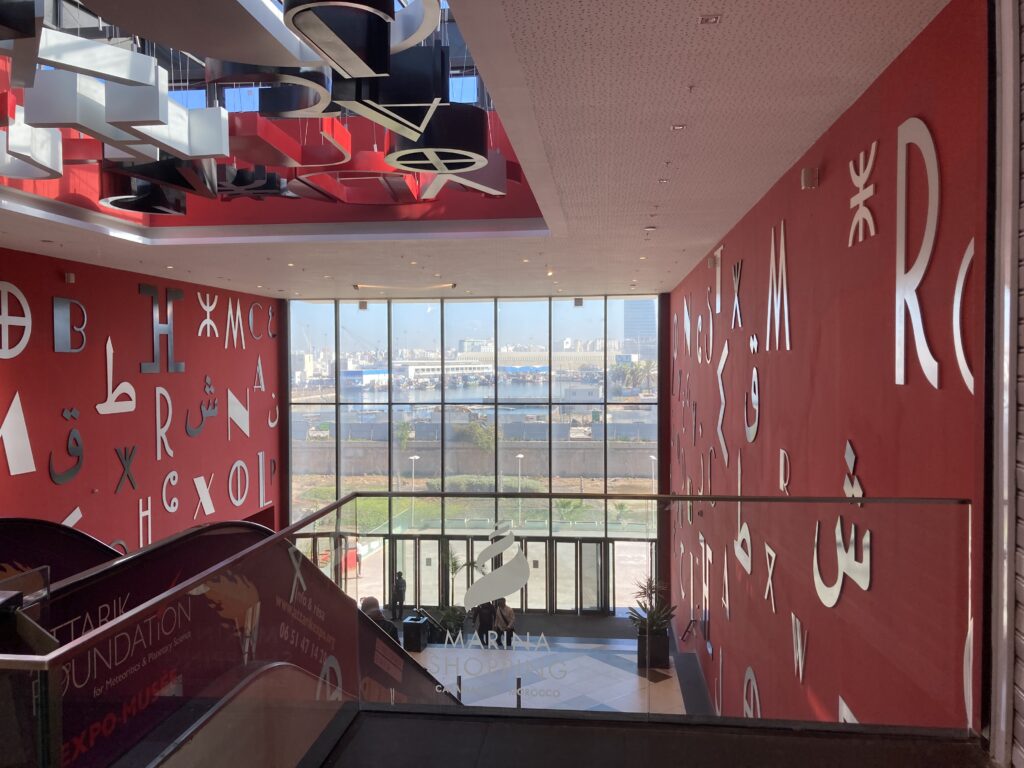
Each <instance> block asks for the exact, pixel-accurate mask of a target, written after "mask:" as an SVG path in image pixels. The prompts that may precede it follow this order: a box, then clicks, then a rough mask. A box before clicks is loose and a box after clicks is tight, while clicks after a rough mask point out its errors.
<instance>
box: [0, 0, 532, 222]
mask: <svg viewBox="0 0 1024 768" xmlns="http://www.w3.org/2000/svg"><path fill="white" fill-rule="evenodd" d="M183 4H184V5H191V4H193V0H183ZM43 5H44V4H43V2H42V0H13V1H12V0H0V56H5V57H8V58H9V59H10V60H11V66H10V84H11V86H12V88H11V89H10V90H8V91H7V92H6V94H5V103H7V104H8V105H9V107H8V110H7V111H8V112H9V114H10V119H8V121H7V122H8V123H9V125H8V126H7V129H6V142H0V174H2V175H4V176H6V177H8V178H11V179H46V178H58V177H59V176H60V175H61V174H62V172H63V159H62V155H61V145H62V130H63V139H64V141H65V142H78V143H79V144H81V142H82V140H81V139H78V138H76V136H75V135H74V134H72V133H70V132H71V131H78V132H81V133H83V134H86V135H87V136H89V137H92V139H93V140H95V141H97V142H102V147H103V149H102V153H101V154H102V157H101V158H99V157H98V158H95V159H90V157H89V155H88V151H86V150H84V149H83V148H81V147H76V150H75V152H73V153H71V154H69V157H70V156H72V155H73V156H74V157H75V162H100V163H102V175H103V181H102V188H103V190H102V194H101V196H100V198H101V199H100V200H99V202H100V203H101V204H102V205H104V206H107V207H108V208H112V209H115V210H124V211H133V212H142V213H147V214H153V215H184V214H185V213H186V210H187V199H188V197H189V196H200V197H204V198H208V199H213V198H216V199H220V200H222V201H230V200H234V199H238V198H250V199H259V200H262V199H266V198H270V197H273V198H278V199H282V200H287V199H312V200H320V201H327V202H331V203H337V204H355V205H406V204H415V203H424V202H430V201H432V200H435V199H436V198H437V197H438V195H439V194H440V193H441V192H442V190H444V189H445V188H446V187H447V186H448V185H449V184H454V185H457V186H458V187H459V188H460V189H462V190H470V191H472V192H474V193H482V194H484V195H488V196H495V197H500V196H504V195H505V194H506V192H507V182H508V180H509V179H510V178H511V179H512V180H515V181H519V180H520V175H519V171H518V165H515V164H514V163H510V162H508V161H507V160H506V157H505V155H504V154H503V153H502V152H501V151H500V149H499V148H498V147H497V146H493V145H492V144H491V134H492V130H491V127H492V126H491V124H490V117H489V113H488V112H487V111H485V110H484V109H482V108H480V107H478V106H474V105H471V104H463V103H453V102H451V101H450V97H449V89H450V82H449V76H450V73H451V71H452V70H451V61H450V56H449V49H448V47H447V46H445V45H442V44H441V40H442V37H444V36H443V35H441V34H440V33H439V31H438V30H440V28H441V25H442V10H441V3H440V0H412V2H403V3H402V7H401V8H399V9H398V10H397V11H396V10H395V4H394V2H393V1H392V0H344V1H342V0H285V2H284V5H283V9H280V10H274V9H273V8H269V7H266V6H265V4H264V5H259V4H257V5H259V8H257V7H256V6H254V5H253V4H252V3H250V2H247V0H203V11H204V13H208V14H209V15H208V18H211V19H215V20H216V21H217V25H215V26H220V28H221V31H223V29H224V28H225V27H227V26H230V28H232V29H236V28H237V29H240V30H243V31H246V30H248V31H249V33H251V36H252V39H253V40H254V41H256V42H257V43H258V45H256V46H254V50H252V51H251V55H249V54H250V52H249V51H248V49H245V48H244V46H239V45H238V44H237V40H235V41H234V42H232V43H231V44H230V45H229V44H220V43H219V42H218V41H217V40H216V39H215V38H213V37H211V36H210V35H209V34H208V32H209V30H208V29H206V28H205V27H206V26H209V25H201V26H204V29H202V30H196V31H195V32H194V33H193V38H194V40H193V42H194V43H195V46H194V48H193V47H192V46H191V45H190V42H189V40H190V38H189V32H188V29H191V26H192V25H190V24H183V19H188V18H189V17H190V14H189V13H188V9H187V8H184V7H180V5H179V4H178V3H156V2H141V1H139V2H135V3H121V2H113V0H92V2H89V1H88V0H87V2H86V5H87V7H88V8H89V9H90V10H91V11H92V12H94V13H96V14H97V15H100V14H102V17H103V21H102V23H103V24H107V25H118V29H119V30H125V31H123V32H122V31H117V32H116V35H118V36H119V35H127V34H129V33H131V32H135V33H136V34H138V33H139V30H136V29H134V28H133V25H138V26H139V28H140V30H141V31H142V32H143V33H144V34H145V35H147V37H146V39H145V40H144V41H139V40H138V39H137V38H129V37H124V38H120V39H121V40H122V41H126V44H125V45H117V44H109V43H108V42H107V41H106V40H104V39H88V38H87V37H85V36H76V35H72V34H68V33H67V32H66V31H60V30H58V29H52V28H50V27H49V26H46V27H44V26H43V21H44V7H43ZM268 14H269V15H268ZM47 21H48V19H47ZM98 23H99V22H98ZM253 24H258V25H259V28H260V30H262V32H259V31H254V30H252V27H253ZM107 29H108V34H107V37H111V36H115V33H114V32H110V31H109V30H113V29H114V27H113V26H108V27H107ZM264 38H267V39H266V40H265V39H264ZM260 45H262V46H263V49H264V50H255V48H258V47H259V46H260ZM268 46H269V47H270V48H272V49H273V50H271V51H270V52H268V51H267V50H266V49H267V47H268ZM275 46H277V47H276V48H275ZM175 48H176V49H177V50H175ZM182 49H184V50H186V51H191V52H190V53H187V54H185V53H183V52H182ZM140 51H144V52H140ZM195 53H198V54H199V56H196V55H194V54H195ZM149 54H152V55H149ZM223 54H229V55H231V56H232V59H224V58H217V56H218V55H223ZM460 55H461V54H460ZM183 56H184V57H187V59H188V60H187V61H186V62H185V65H184V67H183V66H181V65H179V69H178V71H177V73H176V75H175V72H174V68H175V62H176V61H182V57H183ZM463 58H465V57H463ZM169 69H170V70H171V71H170V72H169V71H168V70H169ZM467 71H469V72H471V73H472V74H475V69H472V68H471V69H469V70H467V69H466V68H465V67H464V68H463V70H462V71H461V73H460V74H463V75H465V74H466V72H467ZM195 73H199V74H198V75H196V74H195ZM229 87H244V88H254V89H255V95H256V99H255V100H254V107H255V109H254V110H253V111H250V112H244V111H236V112H232V113H230V114H229V112H228V110H227V109H225V107H224V106H222V105H221V104H219V103H217V102H218V101H222V100H223V98H224V94H225V89H226V88H229ZM176 88H177V89H188V90H190V91H192V92H194V95H196V94H197V95H198V96H199V97H200V99H199V100H200V102H202V101H206V105H204V106H193V107H186V106H184V105H183V104H182V103H181V101H179V100H178V99H176V98H175V89H176ZM19 89H20V90H19ZM198 89H202V90H198ZM203 90H205V96H206V98H205V99H203V98H202V97H203V95H204V94H203ZM211 100H212V101H213V103H212V104H211V103H210V101H211ZM190 103H195V101H194V100H193V101H192V102H190ZM92 146H98V145H92Z"/></svg>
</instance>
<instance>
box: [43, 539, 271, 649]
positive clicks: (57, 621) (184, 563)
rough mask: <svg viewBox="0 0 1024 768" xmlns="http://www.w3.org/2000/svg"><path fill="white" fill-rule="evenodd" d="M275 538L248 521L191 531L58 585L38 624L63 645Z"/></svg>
mask: <svg viewBox="0 0 1024 768" xmlns="http://www.w3.org/2000/svg"><path fill="white" fill-rule="evenodd" d="M272 535H273V531H271V530H270V529H269V528H266V527H264V526H262V525H257V524H256V523H249V522H244V521H238V522H224V523H211V524H209V525H201V526H197V527H195V528H190V529H188V530H186V531H182V532H181V533H178V534H175V535H173V536H171V537H169V538H166V539H163V540H161V541H159V542H156V543H155V544H151V545H150V546H148V547H145V548H144V549H140V550H139V551H138V552H133V553H132V554H130V555H125V556H123V557H120V558H117V559H115V560H111V561H109V562H105V563H102V564H100V565H97V566H95V567H93V568H90V569H88V570H85V571H82V572H80V573H76V574H75V575H74V576H71V577H69V578H65V579H61V580H58V581H55V582H54V583H53V584H52V585H51V587H50V594H49V598H48V599H47V600H46V601H45V602H44V604H43V605H42V609H41V611H40V616H39V618H37V621H38V623H39V624H40V625H41V626H42V627H44V628H45V629H46V630H48V631H49V632H50V633H51V634H53V636H54V637H55V638H56V639H57V642H58V643H60V644H61V645H65V644H67V643H70V642H71V641H72V640H74V639H75V638H77V637H80V636H81V635H84V634H86V633H88V632H89V631H91V630H92V629H95V628H96V627H99V626H102V625H103V624H105V623H107V622H109V621H113V620H114V619H116V618H118V617H119V616H121V615H123V614H125V613H127V612H128V611H130V610H132V609H133V608H135V607H137V606H139V605H142V604H143V603H145V602H146V601H147V600H151V599H153V598H154V597H157V596H158V595H161V594H163V593H164V592H166V591H167V590H169V589H171V588H173V587H174V586H176V585H177V584H180V583H182V582H184V581H187V580H188V579H190V578H192V577H193V576H195V575H197V574H200V573H202V572H203V571H205V570H208V569H209V568H212V567H214V566H216V565H217V564H218V563H220V562H222V561H223V560H226V559H227V558H229V557H231V556H232V555H235V554H238V553H239V552H241V551H243V550H245V549H247V548H249V547H251V546H253V545H254V544H258V543H259V542H261V541H264V540H266V539H267V538H269V537H270V536H272Z"/></svg>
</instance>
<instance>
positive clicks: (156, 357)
mask: <svg viewBox="0 0 1024 768" xmlns="http://www.w3.org/2000/svg"><path fill="white" fill-rule="evenodd" d="M139 293H140V294H142V295H143V296H149V297H150V298H151V299H152V301H153V360H152V362H149V363H142V364H140V365H139V370H140V371H141V372H142V373H160V337H161V336H166V337H167V372H168V373H184V372H185V363H183V362H181V361H180V360H175V359H174V302H175V301H179V300H180V299H183V298H184V297H185V294H184V292H182V291H179V290H177V289H176V288H168V289H167V301H166V303H167V322H166V323H161V322H160V291H159V289H158V288H157V287H156V286H155V285H148V284H147V283H140V284H139Z"/></svg>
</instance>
